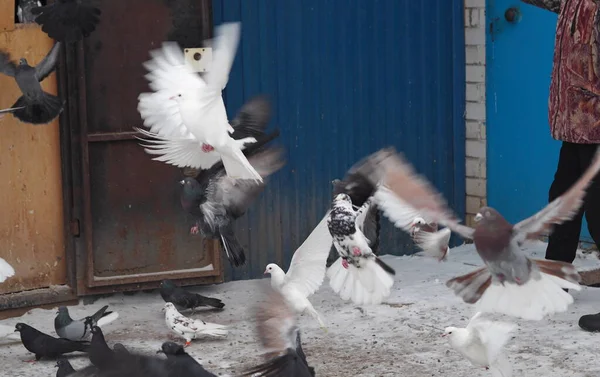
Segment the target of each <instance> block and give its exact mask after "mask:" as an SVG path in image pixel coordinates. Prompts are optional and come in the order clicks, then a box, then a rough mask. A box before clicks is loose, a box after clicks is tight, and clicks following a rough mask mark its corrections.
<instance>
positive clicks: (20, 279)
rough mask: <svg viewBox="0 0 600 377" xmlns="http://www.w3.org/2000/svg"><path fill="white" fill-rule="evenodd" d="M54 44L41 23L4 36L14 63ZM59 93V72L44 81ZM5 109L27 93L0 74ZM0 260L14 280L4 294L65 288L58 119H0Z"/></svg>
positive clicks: (0, 288) (36, 58)
mask: <svg viewBox="0 0 600 377" xmlns="http://www.w3.org/2000/svg"><path fill="white" fill-rule="evenodd" d="M52 45H53V41H52V40H51V39H50V38H48V37H47V36H46V34H44V33H43V32H42V31H41V28H40V27H39V26H37V25H18V26H17V27H16V28H15V29H14V30H13V31H10V32H0V48H1V49H3V50H7V51H10V53H11V56H12V58H13V59H14V60H18V59H19V58H21V57H25V58H26V59H27V60H28V63H29V64H30V65H32V66H35V65H36V64H38V63H39V62H40V61H41V60H42V59H43V58H44V57H45V56H46V54H47V53H48V51H50V49H51V48H52ZM41 85H42V88H43V89H44V90H46V91H48V92H49V93H56V90H57V81H56V74H55V73H52V74H51V75H50V76H48V77H47V78H46V79H45V80H44V81H43V82H42V83H41ZM0 88H2V89H1V90H0V108H8V107H11V106H12V105H13V104H14V103H15V102H16V100H17V99H18V98H19V97H20V96H21V95H22V93H21V91H20V90H19V88H18V86H17V84H16V82H15V81H14V79H13V78H12V77H8V76H5V75H0ZM0 130H1V132H2V136H0V175H1V176H2V179H1V180H0V202H1V203H2V215H1V216H0V257H1V258H4V259H6V261H7V262H8V263H10V264H11V265H12V266H13V267H14V268H15V271H16V273H15V276H14V277H12V278H10V279H9V280H7V281H6V282H5V283H3V284H2V285H0V294H2V293H8V292H20V291H26V290H32V289H39V288H45V287H50V286H55V285H61V284H64V283H65V282H66V265H65V239H64V222H63V221H64V219H63V201H62V199H63V198H62V177H61V156H60V141H59V128H58V120H54V121H53V122H51V123H49V124H47V125H44V126H34V125H31V124H25V123H21V122H20V121H19V120H17V119H16V118H14V117H13V116H12V115H10V114H7V115H5V116H4V117H2V118H1V119H0Z"/></svg>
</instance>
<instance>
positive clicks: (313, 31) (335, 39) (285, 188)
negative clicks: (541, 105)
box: [213, 0, 465, 279]
mask: <svg viewBox="0 0 600 377" xmlns="http://www.w3.org/2000/svg"><path fill="white" fill-rule="evenodd" d="M213 16H214V17H213V18H214V23H215V25H218V24H220V23H222V22H225V21H241V22H242V39H241V43H240V50H239V52H238V55H237V57H236V61H235V63H234V65H233V68H232V72H231V75H230V79H229V83H228V85H227V88H226V89H225V91H224V98H225V102H226V105H227V109H228V112H229V115H230V116H233V115H234V114H235V112H236V111H237V110H238V109H239V108H240V106H241V105H242V103H243V102H244V101H245V100H247V99H248V98H250V97H251V96H253V95H257V94H260V93H265V94H267V95H269V96H270V97H271V99H272V100H273V102H274V112H275V114H274V120H273V122H272V123H273V127H275V126H276V127H279V128H280V129H281V137H280V143H282V144H283V145H284V146H285V147H286V148H287V157H288V164H287V165H286V167H285V168H284V169H283V170H282V171H280V172H278V173H277V174H276V175H275V176H274V177H273V179H272V180H271V181H270V183H269V184H268V186H267V188H266V191H265V193H264V194H263V195H262V196H261V198H260V201H259V202H258V203H257V204H256V205H254V206H253V207H252V208H251V209H250V211H249V213H248V215H247V216H245V217H244V218H242V219H240V220H239V221H238V224H237V232H238V235H239V238H240V240H241V242H242V243H243V244H244V245H245V246H247V247H248V249H249V262H248V266H247V267H246V268H241V269H236V270H233V271H232V270H229V271H227V272H226V278H229V279H231V278H232V279H243V278H253V277H259V276H261V275H262V273H263V271H264V268H265V265H266V264H267V263H269V262H277V263H279V264H280V265H282V266H283V267H284V268H287V267H288V265H289V261H290V259H291V256H292V254H293V252H294V250H295V249H296V248H297V247H298V246H299V245H300V244H301V243H302V241H303V240H304V239H305V238H306V236H308V234H309V233H310V232H311V230H312V229H313V227H314V226H315V225H316V224H317V223H318V222H319V220H320V219H321V218H322V216H323V214H324V213H325V211H326V210H327V208H328V206H329V204H330V200H331V188H332V186H331V181H332V180H333V179H335V178H341V177H342V176H343V175H344V173H345V172H346V170H347V169H348V168H349V167H350V166H352V164H354V163H355V162H356V161H357V160H358V159H360V158H362V157H364V156H366V155H367V154H369V153H372V152H374V151H376V150H378V149H379V148H382V147H386V146H389V145H393V146H395V147H396V148H397V149H398V150H401V151H403V152H404V153H405V154H406V155H407V156H408V158H410V160H411V161H413V162H414V164H415V165H416V167H417V168H418V170H419V171H421V172H422V173H424V174H425V175H426V176H427V177H429V178H430V179H431V180H432V181H433V182H434V184H435V185H436V186H437V187H438V189H440V190H441V191H442V192H443V193H444V194H445V195H446V197H447V198H448V200H449V202H450V205H451V206H452V207H453V208H454V209H455V210H456V211H457V213H458V214H460V215H462V214H464V205H465V203H464V201H465V188H464V181H465V174H464V164H465V160H464V142H465V140H464V127H465V126H464V120H463V113H464V67H465V66H464V64H465V63H464V37H463V34H464V31H463V7H462V2H458V1H447V0H436V1H433V0H432V1H426V2H425V1H414V0H385V1H383V0H382V1H375V0H370V1H360V0H353V1H350V0H303V1H266V0H264V1H263V0H257V1H254V0H253V1H249V0H223V1H219V0H215V1H213ZM383 223H384V224H385V226H384V228H383V229H382V234H381V236H382V249H381V250H382V253H383V254H396V255H399V254H406V253H412V252H413V251H414V250H413V247H412V245H411V243H410V241H408V239H407V238H406V236H405V235H403V234H402V233H401V232H400V231H398V230H395V229H393V228H392V227H391V226H390V224H389V223H387V221H386V220H383Z"/></svg>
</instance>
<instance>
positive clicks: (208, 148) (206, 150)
mask: <svg viewBox="0 0 600 377" xmlns="http://www.w3.org/2000/svg"><path fill="white" fill-rule="evenodd" d="M214 150H215V148H213V146H212V145H209V144H206V143H202V152H204V153H209V152H212V151H214Z"/></svg>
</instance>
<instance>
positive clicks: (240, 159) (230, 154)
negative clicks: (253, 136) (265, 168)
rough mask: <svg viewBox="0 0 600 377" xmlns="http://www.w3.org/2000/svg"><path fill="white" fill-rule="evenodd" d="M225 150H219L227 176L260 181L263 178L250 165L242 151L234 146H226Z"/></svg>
mask: <svg viewBox="0 0 600 377" xmlns="http://www.w3.org/2000/svg"><path fill="white" fill-rule="evenodd" d="M226 148H227V149H228V150H227V151H219V152H222V153H221V160H222V161H223V167H224V168H225V172H226V173H227V176H228V177H231V178H233V179H252V180H255V181H258V182H262V181H263V179H262V177H261V176H260V174H258V172H257V171H256V170H255V169H254V167H252V165H251V164H250V162H248V159H247V158H246V156H244V153H243V152H242V151H241V150H240V149H239V148H238V147H236V146H229V147H226Z"/></svg>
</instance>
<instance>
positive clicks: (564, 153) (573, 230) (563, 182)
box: [546, 142, 583, 263]
mask: <svg viewBox="0 0 600 377" xmlns="http://www.w3.org/2000/svg"><path fill="white" fill-rule="evenodd" d="M580 146H581V145H578V144H572V143H566V142H563V144H562V146H561V148H560V155H559V158H558V167H557V168H556V173H555V174H554V181H553V182H552V185H551V186H550V191H549V195H548V196H549V202H551V201H553V200H554V199H556V198H558V197H559V196H561V195H562V194H564V193H565V192H566V191H567V190H568V189H569V188H570V187H571V186H572V185H573V184H574V183H575V182H576V181H577V179H579V177H580V176H581V174H582V173H583V171H582V170H581V168H580V167H581V164H580V161H579V148H578V147H580ZM582 220H583V208H582V209H581V210H580V211H579V213H578V214H577V215H576V216H575V217H574V218H573V219H572V220H571V221H567V222H564V223H562V224H560V225H557V226H556V227H555V228H554V230H553V231H552V233H551V234H550V237H549V239H548V247H547V248H546V259H550V260H556V261H562V262H567V263H572V262H573V260H575V255H576V254H577V247H578V246H579V235H580V233H581V223H582Z"/></svg>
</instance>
